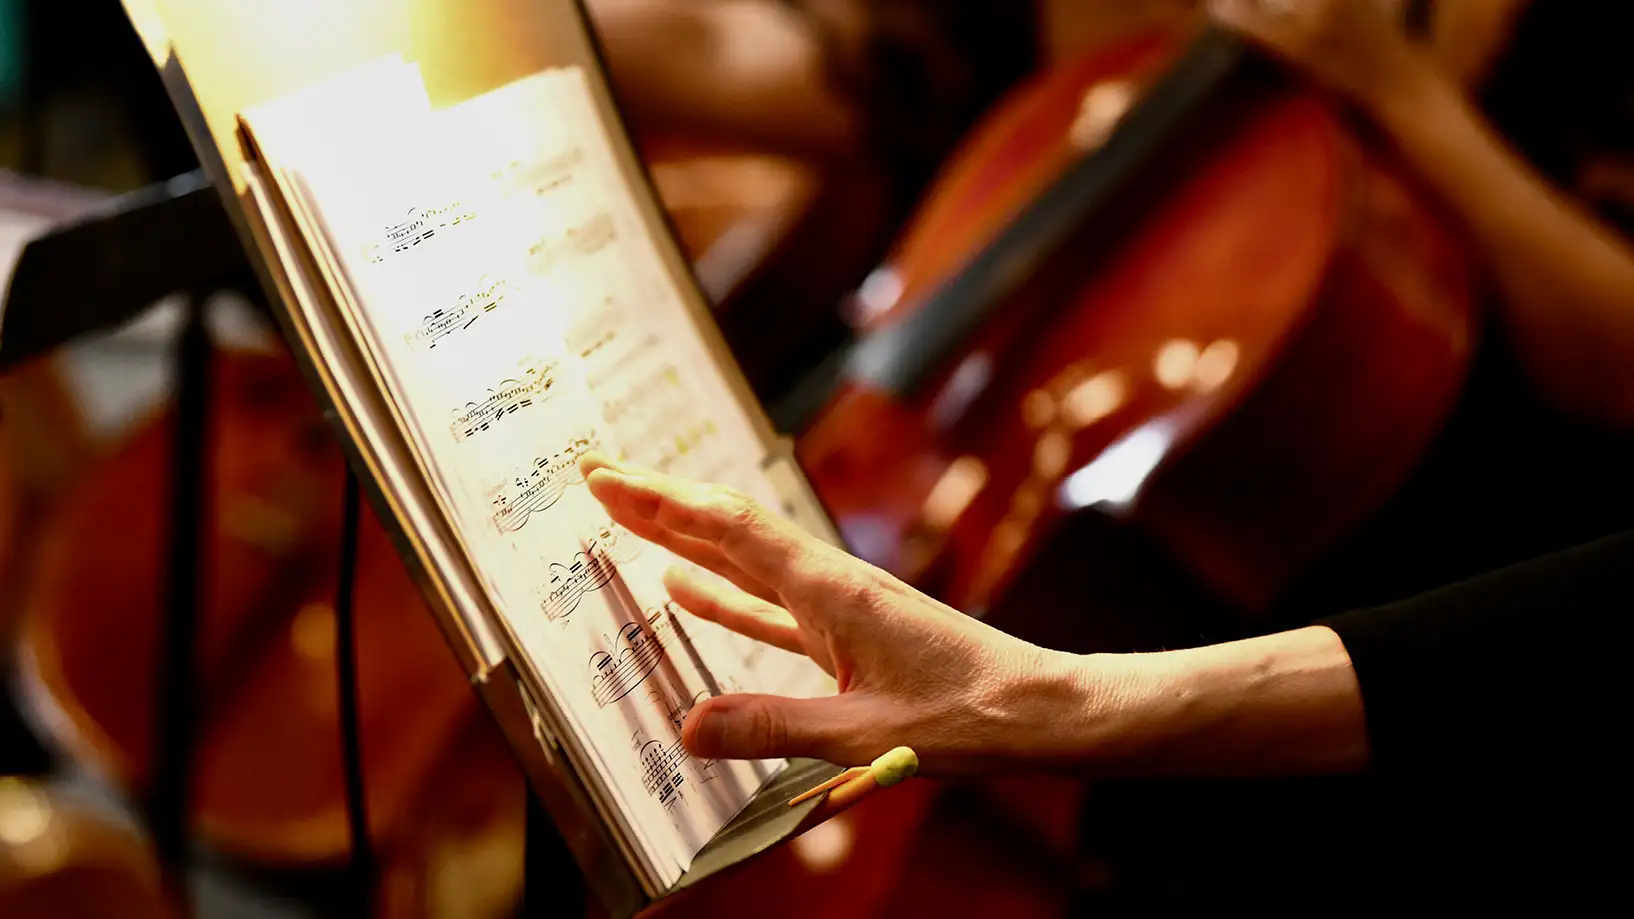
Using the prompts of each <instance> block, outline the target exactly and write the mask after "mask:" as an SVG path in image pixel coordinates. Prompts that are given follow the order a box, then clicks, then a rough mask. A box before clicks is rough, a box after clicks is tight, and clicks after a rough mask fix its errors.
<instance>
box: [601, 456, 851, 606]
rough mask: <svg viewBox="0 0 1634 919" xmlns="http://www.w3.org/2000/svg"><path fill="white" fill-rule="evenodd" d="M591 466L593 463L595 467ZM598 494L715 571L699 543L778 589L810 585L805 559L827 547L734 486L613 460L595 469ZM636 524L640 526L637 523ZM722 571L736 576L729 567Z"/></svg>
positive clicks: (628, 522) (626, 519) (612, 510)
mask: <svg viewBox="0 0 1634 919" xmlns="http://www.w3.org/2000/svg"><path fill="white" fill-rule="evenodd" d="M587 465H590V464H587ZM585 482H586V483H587V484H588V485H589V486H590V492H591V494H592V495H594V496H595V498H596V500H598V501H600V502H601V503H602V505H603V506H604V507H605V508H606V509H607V513H608V515H609V516H611V517H612V518H613V519H614V520H615V521H617V522H618V523H620V524H622V525H624V526H625V527H627V528H630V529H632V530H635V529H636V528H637V527H639V528H640V530H642V531H645V533H646V534H650V535H647V536H646V538H649V539H652V540H653V541H655V542H658V543H659V544H660V545H662V546H664V548H666V549H669V550H670V551H672V552H674V553H675V554H677V555H679V556H681V557H682V558H686V559H687V560H688V561H692V562H696V563H697V564H699V565H703V566H704V567H706V568H710V569H711V570H716V569H718V564H712V562H714V561H715V560H714V559H711V558H709V557H707V556H706V555H705V556H703V557H700V555H702V554H701V553H698V552H697V551H696V544H695V543H692V541H693V540H698V541H702V542H703V543H706V544H708V545H710V546H713V547H715V548H717V549H718V550H719V551H720V554H721V555H722V556H724V557H725V558H726V560H727V561H729V562H731V563H732V564H734V565H736V566H737V567H738V568H739V569H741V570H742V571H743V573H744V574H746V575H748V576H749V577H751V578H753V579H755V580H757V581H759V582H761V583H763V584H765V585H766V586H767V587H770V588H771V589H772V590H774V591H778V592H779V593H781V592H782V591H783V590H785V589H787V588H789V587H793V586H797V585H798V584H799V583H802V581H801V579H800V576H799V569H800V567H801V566H800V565H799V562H800V560H801V559H802V558H804V557H805V556H807V555H808V554H810V553H814V552H820V551H822V550H823V549H824V548H826V544H825V543H823V542H822V541H820V540H818V539H816V538H815V537H812V536H810V535H808V534H806V533H804V532H802V531H801V530H799V529H798V528H796V527H795V526H794V525H792V524H790V523H788V522H787V521H784V520H782V519H781V518H778V517H776V516H774V515H772V514H770V513H768V512H767V511H766V510H765V509H764V508H762V507H760V506H759V505H758V504H756V503H755V502H754V501H752V500H750V499H749V498H747V497H744V496H743V495H740V494H738V493H737V492H734V491H731V490H730V489H726V488H722V487H720V486H715V485H704V484H702V483H698V482H689V481H687V480H684V479H679V478H676V477H674V476H669V475H665V474H663V473H657V472H650V473H649V472H642V473H640V474H636V475H632V474H630V472H627V471H622V470H620V469H617V468H614V467H612V466H611V465H599V466H596V467H594V468H591V469H590V471H589V474H588V475H587V476H586V477H585ZM632 524H633V525H634V526H632ZM716 573H717V574H721V575H723V576H729V573H728V572H723V571H718V570H716Z"/></svg>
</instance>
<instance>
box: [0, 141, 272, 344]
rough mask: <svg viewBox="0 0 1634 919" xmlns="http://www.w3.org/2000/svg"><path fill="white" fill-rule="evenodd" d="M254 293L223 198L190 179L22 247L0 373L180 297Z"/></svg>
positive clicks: (1, 324)
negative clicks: (182, 293) (220, 292)
mask: <svg viewBox="0 0 1634 919" xmlns="http://www.w3.org/2000/svg"><path fill="white" fill-rule="evenodd" d="M224 289H234V290H241V291H244V292H249V291H254V290H258V289H259V287H258V285H257V284H256V281H255V275H254V272H253V270H252V269H251V267H250V263H249V260H248V259H246V258H245V256H244V250H243V249H242V248H240V247H239V244H238V237H237V235H236V233H235V232H234V230H233V226H232V223H231V222H230V220H229V219H228V217H227V211H226V209H225V208H223V207H222V204H221V198H220V197H219V196H218V195H217V194H216V190H215V188H214V187H213V186H212V185H211V184H210V183H209V182H208V181H207V180H206V179H205V178H204V174H203V173H202V172H190V173H187V174H185V175H180V176H177V177H176V178H174V179H170V180H168V181H165V182H160V183H158V184H156V185H150V186H148V187H146V188H143V189H140V190H138V191H134V192H131V193H130V194H127V195H122V196H120V197H117V198H112V199H110V200H109V201H108V202H107V203H106V204H104V205H102V206H100V207H95V208H92V209H90V210H87V211H86V212H85V213H83V214H81V215H80V216H77V217H73V218H70V219H68V220H66V221H64V222H62V223H59V224H58V225H56V226H54V227H52V228H51V229H50V230H48V231H46V232H45V233H42V234H40V235H39V236H37V237H35V238H34V239H32V240H30V241H29V242H28V244H27V245H25V246H24V247H23V250H22V252H21V253H20V254H19V255H18V257H17V264H16V266H15V268H14V269H13V270H12V274H11V280H10V282H9V283H8V285H7V288H6V291H5V299H4V308H3V309H0V371H4V370H6V369H7V368H9V367H12V366H15V365H17V364H20V363H22V362H24V361H27V360H29V359H31V358H35V357H38V356H40V355H43V354H46V353H49V352H51V351H53V350H55V349H57V348H60V347H62V346H63V345H66V344H68V343H69V342H71V341H75V340H77V339H79V338H81V337H83V336H86V335H90V334H93V333H97V332H105V331H110V330H112V329H116V328H118V327H120V326H122V325H124V324H125V323H127V322H129V321H130V320H132V319H134V318H136V317H137V316H139V315H140V314H141V313H142V312H143V311H144V310H146V309H147V308H148V307H150V306H152V305H153V304H154V303H156V302H158V301H159V300H162V299H164V298H165V297H168V296H170V295H171V294H175V293H177V292H180V291H194V292H204V293H208V292H210V291H214V290H224Z"/></svg>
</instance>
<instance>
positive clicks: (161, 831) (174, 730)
mask: <svg viewBox="0 0 1634 919" xmlns="http://www.w3.org/2000/svg"><path fill="white" fill-rule="evenodd" d="M205 296H206V292H204V291H197V290H195V291H189V292H188V294H187V299H186V303H185V306H184V309H185V311H186V316H185V319H184V321H183V326H182V333H181V336H180V337H179V338H178V339H177V341H176V344H175V351H174V354H173V361H174V363H175V368H176V377H175V379H176V428H175V434H174V438H173V440H172V446H171V450H172V453H171V476H170V501H171V508H170V517H169V521H170V533H169V546H168V556H167V560H168V571H167V574H166V583H165V590H166V595H167V596H166V607H165V610H166V615H165V618H164V620H163V622H164V628H163V634H162V635H161V645H160V647H161V651H160V658H159V680H158V686H159V690H158V698H157V700H156V701H157V703H158V705H157V708H156V709H155V721H154V723H155V728H156V731H155V736H154V748H153V787H152V789H151V791H150V792H149V795H148V800H147V807H146V808H145V810H146V817H147V823H148V827H149V829H150V831H151V832H152V834H153V843H154V848H155V849H157V851H158V854H159V861H160V864H161V865H162V866H163V867H164V869H165V874H166V881H167V886H169V888H170V894H171V896H172V897H173V898H174V899H175V901H176V902H178V903H180V904H183V905H184V906H185V905H186V904H189V903H191V898H190V896H189V890H188V884H187V873H186V865H187V862H188V855H189V846H188V821H189V814H190V810H189V807H188V805H189V801H190V799H191V794H190V792H191V788H192V781H191V779H192V769H191V766H192V753H193V739H194V734H195V727H196V725H195V722H196V720H197V711H198V706H197V687H196V685H195V684H196V682H197V674H196V672H195V664H196V660H197V658H196V655H195V650H194V649H195V648H196V647H197V638H198V622H199V601H200V599H201V593H202V578H201V577H200V573H201V566H200V564H199V561H200V554H201V552H202V550H203V545H204V538H203V534H204V531H205V529H206V526H205V524H206V521H207V520H209V515H210V512H211V508H210V506H209V498H210V492H209V489H207V488H205V487H204V480H205V478H206V475H207V474H208V471H209V468H210V451H209V445H210V436H209V430H208V424H209V408H210V405H209V398H210V350H211V349H210V330H209V328H208V326H207V325H206V320H205V302H204V299H205Z"/></svg>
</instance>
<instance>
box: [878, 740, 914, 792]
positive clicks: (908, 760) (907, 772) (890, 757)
mask: <svg viewBox="0 0 1634 919" xmlns="http://www.w3.org/2000/svg"><path fill="white" fill-rule="evenodd" d="M918 771H919V754H917V753H915V752H913V750H911V749H909V748H908V747H897V748H896V749H895V750H891V751H890V752H888V753H885V754H884V755H883V756H881V757H880V758H879V759H876V760H874V762H873V763H872V764H871V765H870V766H869V767H868V773H869V774H870V775H872V776H873V777H874V782H875V784H877V785H879V787H881V788H889V787H891V786H892V785H895V784H896V783H898V782H900V781H902V780H904V779H911V778H913V774H914V773H915V772H918Z"/></svg>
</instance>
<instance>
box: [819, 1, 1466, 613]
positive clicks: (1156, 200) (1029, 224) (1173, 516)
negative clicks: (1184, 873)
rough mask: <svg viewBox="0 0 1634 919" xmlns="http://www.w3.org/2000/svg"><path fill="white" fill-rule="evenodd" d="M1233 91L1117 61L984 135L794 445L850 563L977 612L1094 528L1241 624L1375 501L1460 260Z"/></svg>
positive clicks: (1411, 456)
mask: <svg viewBox="0 0 1634 919" xmlns="http://www.w3.org/2000/svg"><path fill="white" fill-rule="evenodd" d="M1263 63H1264V62H1263V61H1261V60H1259V59H1258V58H1257V57H1256V55H1255V54H1254V52H1252V51H1251V50H1250V49H1249V48H1247V47H1246V46H1245V45H1244V44H1243V43H1242V42H1241V40H1240V39H1238V38H1237V37H1235V36H1232V35H1230V34H1228V33H1225V32H1224V31H1221V30H1219V29H1217V28H1215V27H1212V26H1205V27H1203V28H1202V29H1201V30H1200V31H1199V32H1198V33H1197V34H1195V35H1193V36H1191V37H1190V41H1189V42H1187V41H1186V39H1185V37H1184V36H1176V35H1173V34H1165V35H1157V36H1147V37H1143V38H1139V39H1134V40H1131V41H1129V42H1127V43H1124V44H1122V45H1120V46H1119V47H1117V48H1115V49H1112V50H1109V51H1107V52H1105V53H1101V54H1095V55H1091V56H1088V57H1084V58H1080V59H1078V60H1077V61H1075V62H1072V63H1069V64H1067V65H1065V66H1062V67H1058V68H1056V69H1054V70H1052V71H1049V72H1046V73H1042V74H1039V75H1037V76H1035V77H1034V78H1032V79H1031V80H1029V81H1028V82H1026V83H1025V84H1023V85H1022V86H1020V87H1018V88H1017V89H1015V90H1014V91H1013V92H1012V93H1011V94H1010V96H1009V97H1008V98H1007V99H1006V100H1005V101H1003V102H1001V103H1000V104H999V105H998V106H997V107H996V108H995V109H994V110H993V111H991V112H990V113H989V114H988V115H987V116H986V118H985V120H984V122H983V123H982V124H981V125H980V126H979V127H978V129H977V130H976V131H975V132H973V134H972V135H971V136H970V138H969V139H968V140H967V141H966V143H965V144H964V145H963V146H962V148H961V149H960V150H959V152H958V153H957V154H956V155H955V156H954V157H953V159H952V161H951V162H950V164H949V165H948V166H947V167H946V168H945V169H944V170H943V172H942V173H941V175H940V176H939V177H938V178H937V180H936V182H935V183H934V184H933V186H932V187H931V190H930V192H929V194H928V196H927V197H926V199H925V201H924V203H923V206H922V207H921V209H920V211H919V213H918V214H917V217H916V220H915V221H914V223H913V224H912V226H911V227H910V229H909V231H908V232H907V234H905V235H904V236H903V237H902V238H901V240H900V241H899V243H898V245H897V246H896V247H895V249H894V250H893V252H892V253H891V255H890V257H889V258H888V260H887V261H886V263H885V264H884V265H883V266H882V267H881V268H880V269H878V270H877V271H876V272H875V273H874V274H873V275H872V276H871V277H870V279H869V282H868V283H866V284H864V285H863V287H862V288H861V289H860V290H859V292H858V294H857V296H856V298H855V299H856V302H855V305H854V310H853V313H854V315H856V316H857V317H858V322H859V326H860V333H859V334H860V337H861V340H860V343H859V345H858V347H857V348H856V349H855V350H854V351H853V352H852V353H851V354H850V355H848V357H847V360H846V362H845V363H844V364H843V366H842V367H841V368H840V370H839V372H838V373H837V374H836V376H837V385H836V387H835V389H834V391H833V394H832V396H831V397H830V398H829V399H828V400H827V401H826V402H825V403H823V404H822V406H821V408H820V410H819V411H818V412H817V414H816V416H815V419H814V420H813V421H811V422H810V424H809V426H808V427H807V428H806V429H805V431H804V433H803V435H802V437H801V439H800V443H799V448H798V455H799V457H800V459H801V461H802V463H803V465H804V466H805V468H806V470H807V473H808V475H809V476H810V477H811V480H812V482H813V485H814V487H815V488H816V490H817V492H818V494H819V495H820V496H821V497H822V499H823V500H824V502H825V503H826V504H827V505H828V507H829V510H830V512H831V513H832V514H833V516H834V518H835V519H836V522H837V524H838V525H839V527H840V530H841V532H842V533H843V534H844V535H845V537H846V538H847V540H848V542H849V543H850V545H851V547H852V549H853V551H856V552H857V553H858V554H859V555H860V556H861V557H863V558H865V559H867V560H868V561H870V562H872V563H874V564H876V565H879V566H880V567H882V568H885V569H887V570H889V571H892V572H893V573H895V574H897V575H898V576H900V577H902V578H904V579H905V580H907V581H910V582H913V583H915V584H916V586H919V587H920V588H921V589H925V590H927V591H928V592H930V593H933V594H935V595H937V596H938V597H939V598H940V599H943V600H944V601H946V602H948V603H950V604H952V605H954V606H957V607H959V608H962V609H965V610H967V611H971V612H975V613H981V612H982V611H984V610H987V609H989V608H990V607H991V606H992V605H993V604H995V603H996V602H998V601H1000V600H1002V598H1003V597H1004V594H1005V590H1006V588H1007V587H1009V586H1011V585H1012V584H1014V583H1015V581H1016V579H1017V577H1018V575H1019V574H1021V573H1022V572H1023V571H1025V570H1026V569H1027V567H1028V564H1029V562H1030V560H1031V559H1033V558H1034V557H1036V556H1037V555H1038V554H1039V553H1040V552H1042V551H1044V550H1045V548H1046V547H1047V546H1049V545H1050V544H1051V539H1052V537H1053V535H1054V534H1056V533H1058V532H1061V530H1062V527H1063V525H1064V524H1066V523H1067V522H1069V521H1070V520H1072V519H1073V518H1075V517H1079V516H1082V515H1084V514H1086V513H1094V514H1099V515H1101V516H1103V517H1106V518H1110V519H1113V520H1116V521H1118V522H1119V524H1120V525H1121V526H1123V527H1126V528H1128V529H1129V530H1131V531H1133V532H1136V533H1138V534H1140V536H1141V537H1142V538H1143V539H1146V540H1149V541H1150V542H1152V543H1154V544H1156V545H1157V546H1158V547H1159V548H1160V550H1161V551H1162V552H1163V553H1165V554H1166V555H1167V556H1168V557H1169V558H1171V559H1172V560H1174V561H1175V562H1177V563H1178V565H1179V567H1180V568H1181V569H1182V570H1183V571H1184V572H1186V573H1187V574H1189V575H1190V576H1191V577H1193V578H1195V579H1196V581H1197V582H1199V583H1200V584H1202V585H1203V586H1204V587H1205V588H1206V589H1207V590H1208V592H1210V593H1211V594H1212V595H1213V596H1214V597H1216V598H1218V599H1221V600H1223V601H1224V602H1225V604H1226V605H1227V606H1228V607H1229V608H1231V609H1233V610H1234V611H1236V612H1237V613H1239V614H1242V615H1244V616H1246V617H1248V618H1249V619H1252V618H1254V617H1255V616H1256V615H1258V614H1262V613H1264V612H1265V611H1266V610H1267V609H1268V608H1269V607H1270V606H1271V605H1272V604H1273V603H1274V601H1275V599H1276V597H1277V595H1278V593H1279V591H1280V590H1281V589H1282V588H1283V586H1284V585H1286V584H1287V583H1288V581H1289V579H1290V578H1292V577H1293V576H1294V575H1295V574H1296V573H1297V572H1298V571H1300V570H1301V567H1302V566H1303V565H1305V564H1307V563H1309V562H1310V561H1311V560H1312V559H1313V558H1314V557H1315V556H1316V555H1317V554H1318V553H1319V552H1320V551H1321V550H1322V549H1323V548H1324V547H1326V546H1329V545H1331V544H1332V543H1333V542H1334V540H1336V539H1338V538H1339V537H1340V536H1341V535H1342V534H1344V533H1345V532H1347V531H1348V530H1349V529H1350V528H1351V527H1353V526H1355V525H1356V524H1358V523H1359V522H1360V521H1361V520H1363V519H1364V518H1365V517H1366V516H1367V515H1368V514H1369V513H1370V512H1371V511H1372V510H1373V509H1375V508H1376V507H1377V506H1378V505H1379V504H1380V503H1381V502H1382V501H1383V499H1384V498H1385V497H1386V496H1388V495H1389V494H1390V493H1391V492H1392V491H1393V490H1394V489H1395V488H1396V487H1397V486H1398V485H1399V484H1400V483H1401V482H1402V481H1403V479H1404V478H1405V476H1406V475H1407V473H1408V472H1409V470H1410V469H1411V468H1412V467H1413V464H1414V462H1415V460H1416V459H1417V458H1418V457H1419V456H1420V455H1421V453H1422V452H1423V451H1425V450H1426V449H1427V447H1428V445H1429V443H1430V442H1431V440H1432V439H1433V438H1434V437H1435V435H1436V434H1437V433H1438V431H1439V429H1440V427H1441V426H1442V424H1443V422H1444V421H1445V419H1446V417H1447V416H1448V415H1449V414H1450V412H1451V409H1452V407H1453V405H1454V403H1455V401H1456V399H1457V397H1458V395H1459V393H1460V391H1461V387H1462V383H1463V380H1464V377H1465V375H1466V372H1467V369H1468V366H1469V363H1470V359H1471V351H1472V348H1473V346H1474V329H1475V326H1476V323H1477V322H1478V316H1477V313H1476V308H1475V305H1474V296H1473V291H1474V286H1475V281H1474V276H1473V271H1472V265H1471V260H1470V259H1469V257H1468V255H1467V254H1466V252H1465V251H1464V248H1463V245H1462V240H1461V239H1460V237H1459V235H1458V233H1457V232H1456V230H1455V229H1454V227H1453V226H1452V224H1451V223H1450V221H1449V220H1448V219H1447V217H1446V216H1445V215H1444V214H1442V213H1441V211H1440V210H1439V208H1438V207H1437V205H1436V204H1435V202H1433V201H1432V200H1430V199H1429V197H1428V196H1427V195H1426V194H1425V193H1424V192H1423V191H1422V190H1421V189H1420V188H1418V187H1417V186H1416V185H1415V183H1414V181H1413V179H1412V178H1411V177H1410V176H1409V174H1408V173H1407V172H1406V170H1405V169H1404V168H1403V167H1402V166H1401V164H1399V163H1398V162H1396V161H1395V159H1394V158H1393V156H1392V155H1391V153H1390V151H1388V150H1386V149H1384V148H1383V147H1382V145H1380V144H1379V143H1377V142H1376V140H1374V139H1372V138H1370V137H1368V136H1367V135H1366V134H1365V133H1363V132H1361V131H1359V130H1357V129H1356V128H1355V127H1353V126H1352V125H1351V124H1350V123H1349V121H1348V120H1347V118H1346V116H1345V113H1344V112H1343V111H1341V110H1339V109H1338V108H1337V107H1336V106H1335V105H1334V104H1333V103H1332V102H1331V101H1330V100H1329V99H1327V98H1326V97H1325V96H1323V95H1322V94H1320V93H1319V92H1318V91H1316V90H1315V89H1312V88H1310V87H1306V86H1303V85H1300V84H1299V83H1298V82H1297V81H1291V80H1286V79H1279V78H1278V77H1277V75H1276V74H1275V73H1274V71H1272V70H1270V69H1269V68H1266V67H1264V66H1262V65H1263ZM858 430H868V431H871V432H874V434H873V436H870V437H868V438H866V439H859V438H857V437H855V436H854V432H856V431H858ZM1056 580H1061V578H1060V577H1057V578H1056ZM1080 586H1082V582H1080ZM1066 593H1067V595H1068V596H1070V595H1071V591H1070V590H1068V591H1067V592H1066Z"/></svg>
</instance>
